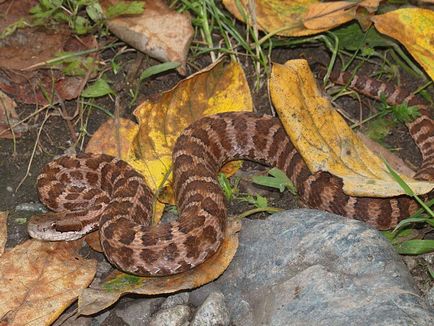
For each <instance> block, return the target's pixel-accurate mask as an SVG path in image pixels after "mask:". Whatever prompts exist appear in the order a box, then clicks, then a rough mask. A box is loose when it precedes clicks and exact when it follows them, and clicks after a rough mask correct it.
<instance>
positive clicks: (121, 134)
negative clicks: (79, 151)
mask: <svg viewBox="0 0 434 326" xmlns="http://www.w3.org/2000/svg"><path fill="white" fill-rule="evenodd" d="M138 130H139V126H138V125H137V124H136V123H135V122H133V121H131V120H129V119H123V118H120V119H119V120H115V119H109V120H107V121H106V122H104V123H103V124H102V125H101V126H100V127H99V128H98V130H97V131H96V132H95V133H94V134H93V136H92V137H91V138H90V140H89V143H88V144H87V146H86V150H85V152H86V153H95V154H107V155H111V156H115V157H119V158H121V159H123V160H126V159H127V158H128V152H129V151H130V147H131V143H132V142H133V139H134V137H135V136H136V134H137V131H138Z"/></svg>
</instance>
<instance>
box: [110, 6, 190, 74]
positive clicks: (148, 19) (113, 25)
mask: <svg viewBox="0 0 434 326" xmlns="http://www.w3.org/2000/svg"><path fill="white" fill-rule="evenodd" d="M115 2H116V1H115V0H105V1H103V2H102V4H103V6H106V7H107V6H108V5H110V4H112V3H115ZM144 6H145V10H144V12H143V13H142V14H140V15H132V16H120V17H116V18H113V19H110V20H109V22H108V24H107V26H108V28H109V29H110V30H111V31H112V32H113V34H115V35H116V36H117V37H119V38H120V39H121V40H123V41H125V42H126V43H128V44H130V45H131V46H133V47H134V48H136V49H137V50H139V51H141V52H143V53H146V54H148V55H149V56H151V57H153V58H156V59H158V60H161V61H163V62H166V61H173V62H179V63H180V64H181V66H180V67H179V68H178V72H179V73H180V74H182V75H185V74H186V73H187V71H186V61H187V54H188V50H189V48H190V43H191V40H192V38H193V34H194V30H193V27H192V26H191V18H190V16H189V15H188V14H180V13H178V12H176V11H175V10H172V9H170V8H169V7H167V5H166V4H165V3H164V2H163V1H161V0H152V1H150V0H148V1H145V5H144Z"/></svg>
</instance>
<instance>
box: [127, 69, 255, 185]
mask: <svg viewBox="0 0 434 326" xmlns="http://www.w3.org/2000/svg"><path fill="white" fill-rule="evenodd" d="M251 110H252V98H251V95H250V90H249V87H248V84H247V80H246V78H245V76H244V72H243V69H242V68H241V67H240V65H239V64H237V63H233V62H231V63H229V64H225V63H223V62H219V63H217V64H215V65H213V66H211V67H209V68H207V69H204V70H202V71H200V72H198V73H196V74H194V75H192V76H190V77H189V78H187V79H185V80H183V81H181V82H180V83H179V84H178V85H177V86H175V87H174V88H173V89H171V90H170V91H168V92H165V93H163V94H161V96H160V97H159V98H158V99H156V100H152V101H145V102H143V103H142V104H141V105H140V106H139V107H137V109H136V110H135V112H134V114H135V116H136V117H137V119H138V120H139V131H138V133H137V135H136V137H135V139H134V141H133V144H132V147H131V150H130V152H129V157H128V159H127V161H128V162H129V163H130V164H131V165H132V166H133V167H134V168H136V169H137V170H138V171H140V173H142V175H143V176H144V177H145V179H146V181H147V184H148V185H149V186H150V188H151V189H152V190H153V191H154V192H155V191H156V190H157V189H159V188H160V187H161V184H162V183H163V180H164V179H165V177H166V174H167V173H168V171H170V166H171V161H172V149H173V146H174V144H175V141H176V139H177V138H178V136H179V135H180V133H181V132H182V131H183V130H184V129H185V128H186V127H187V126H189V125H190V124H191V123H192V122H194V121H196V120H198V119H200V118H201V117H203V116H206V115H210V114H215V113H219V112H226V111H251ZM231 166H234V165H231Z"/></svg>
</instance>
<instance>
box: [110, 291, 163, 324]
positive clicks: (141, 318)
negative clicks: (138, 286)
mask: <svg viewBox="0 0 434 326" xmlns="http://www.w3.org/2000/svg"><path fill="white" fill-rule="evenodd" d="M161 301H162V300H161V298H154V299H140V300H134V301H126V302H124V304H123V305H122V306H123V307H117V308H116V315H117V316H118V317H120V318H122V320H123V321H124V322H125V323H127V324H128V325H130V326H141V325H149V320H150V319H151V315H152V314H153V313H154V312H155V311H156V310H157V307H158V306H159V305H160V304H161Z"/></svg>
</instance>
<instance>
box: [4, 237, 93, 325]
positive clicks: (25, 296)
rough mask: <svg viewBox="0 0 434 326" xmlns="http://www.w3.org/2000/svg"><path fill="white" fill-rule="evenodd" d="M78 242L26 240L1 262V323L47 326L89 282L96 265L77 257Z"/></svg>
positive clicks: (79, 243) (5, 255) (91, 261)
mask: <svg viewBox="0 0 434 326" xmlns="http://www.w3.org/2000/svg"><path fill="white" fill-rule="evenodd" d="M81 243H82V242H81V241H75V242H42V241H37V240H28V241H26V242H24V243H22V244H20V245H18V246H16V247H15V248H13V249H12V250H10V251H8V252H6V253H4V254H3V256H2V257H1V258H0V302H1V305H0V322H4V323H6V324H8V325H49V324H51V323H52V322H53V321H54V320H56V318H57V317H58V316H59V315H60V314H61V313H62V312H63V311H64V310H65V309H66V308H67V307H68V306H69V305H70V304H71V303H72V302H74V301H75V300H76V298H77V297H78V295H79V294H80V292H81V290H82V289H84V288H86V287H87V286H88V285H89V284H90V282H91V281H92V279H93V277H94V275H95V272H96V261H95V260H89V259H84V258H82V257H80V256H79V255H78V254H77V251H78V249H79V248H80V247H81Z"/></svg>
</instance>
